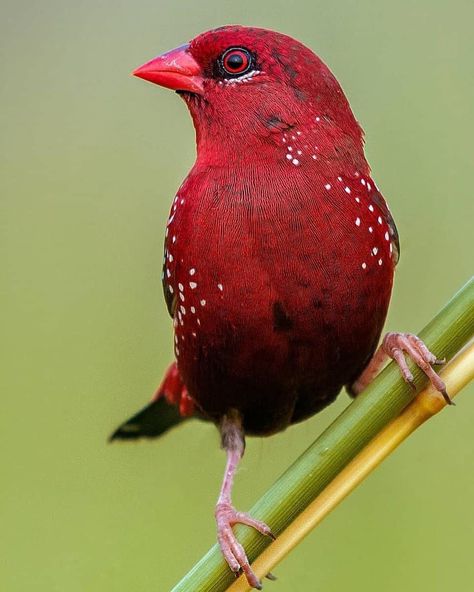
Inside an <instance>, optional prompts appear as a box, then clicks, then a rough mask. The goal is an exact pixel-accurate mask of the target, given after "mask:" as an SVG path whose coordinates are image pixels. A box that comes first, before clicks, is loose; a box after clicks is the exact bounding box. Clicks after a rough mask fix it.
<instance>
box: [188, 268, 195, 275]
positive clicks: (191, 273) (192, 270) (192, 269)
mask: <svg viewBox="0 0 474 592" xmlns="http://www.w3.org/2000/svg"><path fill="white" fill-rule="evenodd" d="M195 273H196V270H195V269H194V267H192V268H191V269H190V270H189V275H194V274H195Z"/></svg>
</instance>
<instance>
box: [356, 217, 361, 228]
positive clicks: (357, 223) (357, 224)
mask: <svg viewBox="0 0 474 592" xmlns="http://www.w3.org/2000/svg"><path fill="white" fill-rule="evenodd" d="M355 224H356V226H360V218H356V221H355Z"/></svg>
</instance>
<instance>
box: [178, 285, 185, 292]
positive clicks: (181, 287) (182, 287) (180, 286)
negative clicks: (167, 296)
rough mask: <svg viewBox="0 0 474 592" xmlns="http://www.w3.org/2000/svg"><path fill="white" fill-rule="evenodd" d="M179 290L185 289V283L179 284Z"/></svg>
mask: <svg viewBox="0 0 474 592" xmlns="http://www.w3.org/2000/svg"><path fill="white" fill-rule="evenodd" d="M178 290H179V291H180V292H182V291H183V290H184V286H183V284H178Z"/></svg>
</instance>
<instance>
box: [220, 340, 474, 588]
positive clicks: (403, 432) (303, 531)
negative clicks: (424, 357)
mask: <svg viewBox="0 0 474 592" xmlns="http://www.w3.org/2000/svg"><path fill="white" fill-rule="evenodd" d="M441 375H442V377H443V380H444V381H445V383H446V387H447V391H448V392H449V395H450V397H451V398H453V397H455V396H456V395H457V394H458V393H459V392H460V391H461V390H462V389H463V388H464V387H465V386H466V385H467V384H468V383H469V382H470V381H471V380H473V379H474V343H471V344H470V346H469V347H468V348H466V349H465V350H464V351H463V352H461V353H460V354H459V355H457V356H456V357H455V358H454V359H453V360H452V361H451V362H450V363H449V364H448V365H447V366H446V367H445V368H444V369H443V371H442V373H441ZM445 406H446V402H445V401H444V399H443V398H442V397H441V396H440V395H439V393H437V392H436V391H434V390H433V388H432V387H431V386H429V387H427V388H426V389H424V390H423V391H422V392H421V393H420V394H419V395H418V396H417V397H416V399H415V400H414V401H413V402H412V403H410V405H409V406H408V407H407V408H406V409H405V410H404V411H403V412H402V414H401V415H399V417H397V418H396V419H395V420H393V421H392V422H391V423H390V424H389V425H388V426H387V427H386V428H384V429H383V430H382V431H381V432H380V433H379V434H378V435H377V436H375V438H374V439H373V440H372V441H371V442H369V444H368V445H367V446H366V447H365V448H364V449H363V450H362V452H360V453H359V454H358V455H357V456H356V457H355V458H354V459H353V460H352V461H351V462H350V463H349V464H348V465H347V466H346V467H345V468H344V469H343V470H342V471H341V472H340V473H339V474H338V475H337V477H335V479H334V480H333V481H331V483H330V484H329V485H328V486H327V487H326V489H325V490H324V491H323V492H322V493H321V494H320V495H319V496H318V497H317V498H316V499H315V500H314V501H313V502H312V503H311V504H310V505H309V506H308V507H307V508H306V510H304V511H303V512H302V513H301V514H300V515H299V516H298V517H297V518H296V520H294V522H292V524H291V525H290V526H289V527H288V528H287V529H286V530H284V531H283V532H282V533H281V534H280V536H279V537H278V539H277V540H276V541H275V542H273V543H272V544H271V545H270V546H269V547H267V548H266V549H265V550H264V551H263V553H262V554H261V555H260V556H259V557H258V558H257V559H256V560H255V562H254V563H253V564H252V569H253V570H254V572H255V573H256V575H257V576H258V577H260V578H263V577H264V576H265V575H266V574H268V573H270V572H271V570H272V569H274V567H275V565H276V564H277V563H279V562H280V561H281V560H282V559H283V558H284V557H285V556H286V555H288V553H290V551H292V550H293V549H294V548H295V547H296V545H298V544H299V543H300V542H301V541H302V540H303V538H304V537H305V536H306V535H308V534H309V533H310V532H311V531H312V530H313V529H314V528H315V527H316V526H317V525H318V524H319V523H320V522H321V521H322V520H323V519H324V518H325V517H326V516H327V515H328V514H329V513H330V512H331V511H332V510H334V508H335V507H336V506H337V505H338V504H339V503H340V502H341V501H342V500H343V499H344V498H346V497H347V496H348V495H349V494H350V493H351V492H352V491H353V490H354V489H355V488H356V487H357V486H358V485H359V484H360V483H361V482H362V481H363V480H364V479H365V478H366V477H367V476H368V475H369V474H370V473H371V472H372V471H374V470H375V469H376V468H377V467H378V465H379V464H380V463H381V462H382V461H383V460H385V458H387V456H389V455H390V454H391V453H392V452H393V451H394V450H395V449H396V448H397V447H398V446H399V445H400V444H401V443H402V442H403V441H404V440H405V439H406V438H408V436H410V434H412V433H413V432H414V431H415V430H416V429H417V428H418V427H420V426H421V425H422V424H423V423H424V422H425V421H427V420H428V419H430V418H431V417H433V416H434V415H436V414H437V413H439V412H440V411H441V410H442V409H443V408H444V407H445ZM249 590H251V588H250V586H249V585H248V582H247V580H246V579H245V577H244V576H241V577H239V578H238V579H237V580H236V581H235V582H234V583H233V584H232V585H231V586H230V587H229V588H228V590H227V592H248V591H249Z"/></svg>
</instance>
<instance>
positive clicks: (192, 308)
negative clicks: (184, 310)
mask: <svg viewBox="0 0 474 592" xmlns="http://www.w3.org/2000/svg"><path fill="white" fill-rule="evenodd" d="M191 312H192V313H193V314H196V309H195V308H194V306H191Z"/></svg>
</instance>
